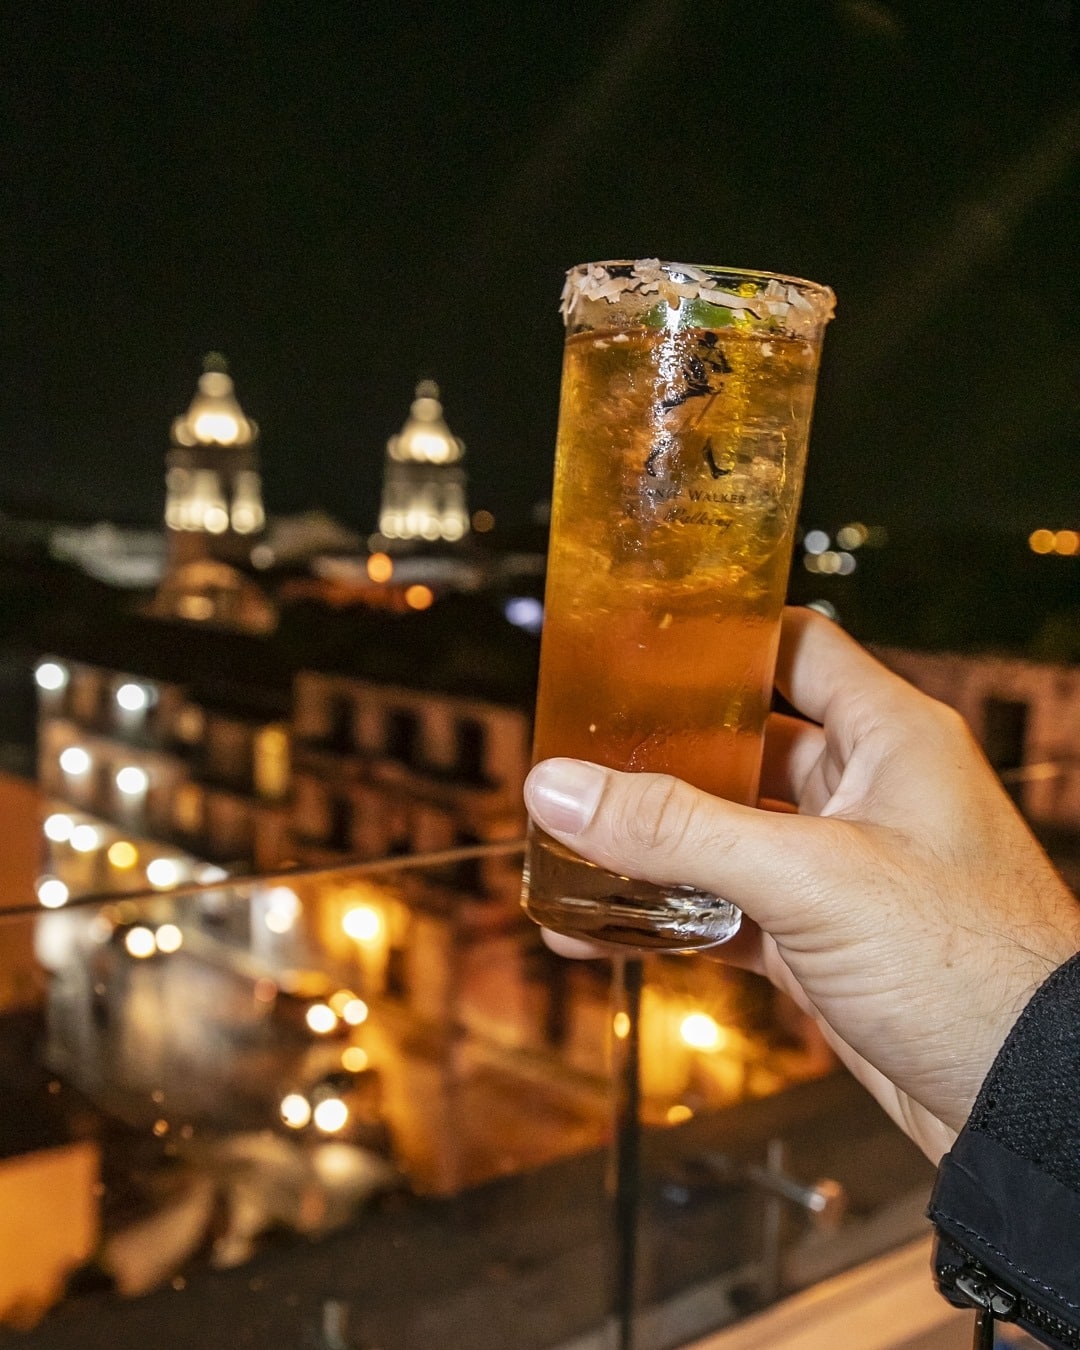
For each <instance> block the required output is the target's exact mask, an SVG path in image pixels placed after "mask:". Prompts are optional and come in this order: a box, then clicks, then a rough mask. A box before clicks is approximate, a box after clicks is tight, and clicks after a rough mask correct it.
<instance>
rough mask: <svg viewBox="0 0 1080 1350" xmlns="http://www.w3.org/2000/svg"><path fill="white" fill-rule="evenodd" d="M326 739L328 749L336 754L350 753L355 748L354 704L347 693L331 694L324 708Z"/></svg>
mask: <svg viewBox="0 0 1080 1350" xmlns="http://www.w3.org/2000/svg"><path fill="white" fill-rule="evenodd" d="M326 713H327V715H326V741H325V744H326V746H327V748H328V749H330V750H336V751H337V752H338V754H342V755H347V754H351V753H352V751H353V750H355V748H356V738H355V736H354V734H353V713H354V704H353V700H352V697H351V696H350V695H349V694H331V695H330V696H329V699H328V706H327V710H326Z"/></svg>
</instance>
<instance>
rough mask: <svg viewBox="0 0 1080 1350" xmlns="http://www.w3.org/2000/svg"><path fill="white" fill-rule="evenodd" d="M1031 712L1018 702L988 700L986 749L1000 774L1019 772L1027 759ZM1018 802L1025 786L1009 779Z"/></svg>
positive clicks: (984, 712) (984, 727) (1010, 788)
mask: <svg viewBox="0 0 1080 1350" xmlns="http://www.w3.org/2000/svg"><path fill="white" fill-rule="evenodd" d="M1029 713H1030V708H1029V706H1028V704H1027V703H1024V702H1021V701H1020V700H1018V699H1007V698H988V699H987V700H986V702H985V703H984V704H983V748H984V750H985V751H986V757H987V759H988V760H989V761H990V763H991V765H992V766H993V767H994V768H995V769H996V770H997V771H998V773H1006V774H1007V772H1008V770H1009V769H1019V768H1020V767H1021V766H1022V765H1023V764H1024V763H1025V762H1026V759H1027V739H1028V720H1029ZM1005 786H1006V789H1007V790H1008V792H1009V795H1010V796H1011V797H1012V798H1013V800H1014V801H1017V802H1019V801H1020V799H1021V797H1022V796H1023V784H1022V783H1018V782H1010V781H1008V779H1007V778H1006V782H1005Z"/></svg>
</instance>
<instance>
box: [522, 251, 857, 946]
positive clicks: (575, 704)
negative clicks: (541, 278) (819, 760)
mask: <svg viewBox="0 0 1080 1350" xmlns="http://www.w3.org/2000/svg"><path fill="white" fill-rule="evenodd" d="M832 306H833V295H832V292H831V291H830V290H828V288H827V287H824V286H817V285H814V284H812V283H810V282H805V281H799V280H796V279H794V278H790V277H780V276H774V275H771V274H765V273H756V272H740V271H732V270H730V269H719V268H711V267H691V266H686V265H681V264H675V263H661V262H657V261H656V260H652V259H649V260H644V261H638V262H633V263H631V262H609V263H599V264H587V265H584V266H581V267H577V268H574V269H573V270H572V271H571V272H570V273H569V274H568V278H567V286H566V290H565V291H564V296H563V314H564V317H565V320H566V326H567V340H566V348H565V357H564V365H563V378H562V397H561V406H560V411H559V434H558V446H557V450H556V461H555V487H554V498H553V502H552V518H551V543H550V551H549V556H548V573H547V592H546V597H545V608H544V631H543V638H542V644H541V658H540V686H539V692H538V698H537V706H536V734H535V745H534V759H535V760H540V759H546V758H548V757H550V756H552V755H569V756H573V757H575V758H581V759H589V760H594V761H596V762H598V763H601V764H605V765H607V766H609V767H611V768H616V769H624V770H630V771H637V772H659V773H668V774H674V775H676V776H677V777H679V778H682V779H685V780H686V781H687V782H689V783H692V784H694V785H695V786H696V787H700V788H704V789H705V790H706V791H708V792H712V793H715V794H716V795H718V796H721V797H726V798H729V799H730V800H732V801H737V802H743V803H754V802H756V800H757V793H758V778H759V773H760V767H761V747H762V734H763V731H764V726H765V719H766V717H767V715H768V712H769V705H770V700H771V694H772V682H773V669H774V665H775V660H776V649H777V643H778V639H779V625H780V613H781V610H782V607H783V603H784V595H785V591H786V587H787V578H788V570H789V567H790V562H791V552H792V544H793V540H794V532H795V521H796V514H797V510H798V503H799V497H800V493H801V489H802V480H803V467H804V463H805V459H806V444H807V437H808V433H809V429H810V414H811V409H812V406H813V401H814V387H815V382H816V377H817V368H818V360H819V356H820V351H821V340H822V336H823V333H824V328H825V324H826V323H827V322H828V320H829V318H830V317H831V314H832ZM523 904H524V905H525V908H526V910H527V912H528V913H529V914H530V915H531V916H532V918H534V919H535V920H536V921H537V922H538V923H542V924H544V925H545V926H546V927H548V928H552V929H555V930H556V931H558V932H562V933H568V934H571V935H573V936H577V937H586V938H593V939H602V940H605V941H614V942H623V943H628V944H632V945H634V946H639V947H653V948H661V949H663V948H666V949H671V950H684V951H690V950H695V949H698V948H701V947H709V946H713V945H715V944H716V943H719V942H724V941H726V940H727V939H728V938H730V937H731V936H732V935H733V934H734V933H735V932H736V930H737V929H738V926H739V920H740V914H739V911H738V909H736V908H735V906H733V905H732V904H730V903H729V902H728V901H726V900H724V899H722V898H721V897H718V896H715V895H710V894H707V893H705V892H702V891H697V890H694V889H692V888H690V887H686V886H679V885H671V886H667V887H660V886H653V885H649V884H647V883H644V882H640V881H636V880H631V879H629V878H626V877H620V876H614V875H612V874H611V873H609V872H606V871H604V870H603V869H601V868H599V867H596V866H594V865H593V864H591V863H588V862H585V861H584V860H583V859H581V858H579V857H578V856H577V855H576V854H574V853H572V852H571V851H570V850H568V849H567V848H565V847H564V846H563V845H561V844H559V843H558V842H556V841H555V840H553V839H551V838H550V837H549V836H547V835H545V834H544V833H542V832H541V831H539V830H537V829H536V828H535V827H534V828H533V830H532V833H531V835H530V839H529V845H528V852H527V855H526V866H525V882H524V891H523Z"/></svg>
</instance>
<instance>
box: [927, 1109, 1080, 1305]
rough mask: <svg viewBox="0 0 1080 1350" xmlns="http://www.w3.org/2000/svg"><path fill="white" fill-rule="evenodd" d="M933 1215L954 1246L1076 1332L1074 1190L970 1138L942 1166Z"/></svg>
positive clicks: (1078, 1201) (1078, 1215)
mask: <svg viewBox="0 0 1080 1350" xmlns="http://www.w3.org/2000/svg"><path fill="white" fill-rule="evenodd" d="M929 1214H930V1218H931V1220H932V1221H933V1223H934V1224H935V1226H936V1227H937V1228H938V1230H939V1231H940V1232H941V1233H942V1234H943V1235H944V1236H945V1237H946V1238H947V1239H948V1240H949V1245H951V1246H953V1247H954V1248H957V1249H959V1252H960V1253H963V1254H964V1255H966V1256H969V1257H974V1258H975V1260H976V1261H978V1262H979V1264H980V1265H982V1266H983V1267H984V1268H985V1269H986V1270H987V1271H989V1272H990V1273H992V1274H993V1275H995V1276H996V1277H998V1278H999V1279H1001V1280H1003V1282H1004V1283H1005V1284H1007V1285H1008V1286H1010V1287H1011V1288H1012V1289H1013V1290H1014V1291H1015V1292H1016V1293H1018V1294H1021V1295H1023V1296H1026V1297H1027V1298H1029V1299H1032V1300H1033V1301H1034V1302H1036V1303H1038V1304H1039V1305H1040V1306H1042V1307H1043V1308H1045V1309H1046V1310H1047V1311H1049V1312H1052V1313H1054V1314H1056V1315H1057V1316H1059V1317H1061V1318H1062V1319H1063V1320H1064V1321H1066V1322H1070V1323H1074V1324H1075V1322H1076V1321H1077V1318H1078V1315H1080V1263H1078V1261H1077V1258H1076V1244H1075V1235H1076V1234H1077V1233H1080V1196H1078V1195H1077V1194H1076V1192H1075V1191H1073V1190H1072V1189H1071V1188H1070V1187H1069V1186H1066V1185H1064V1184H1063V1183H1062V1182H1060V1181H1058V1180H1057V1179H1056V1178H1055V1177H1052V1176H1049V1175H1048V1174H1047V1173H1046V1172H1044V1171H1043V1170H1041V1168H1040V1166H1039V1165H1038V1164H1037V1163H1034V1162H1032V1161H1030V1160H1029V1159H1027V1158H1022V1157H1020V1156H1019V1155H1018V1154H1016V1153H1014V1152H1013V1151H1012V1150H1011V1149H1008V1148H1006V1147H1004V1146H1003V1145H1002V1144H999V1143H998V1142H997V1141H996V1140H994V1139H991V1138H989V1137H988V1136H987V1135H985V1134H982V1133H979V1132H977V1131H966V1130H965V1131H964V1132H963V1133H962V1134H961V1135H960V1137H959V1138H958V1139H957V1141H956V1143H955V1144H954V1146H953V1148H952V1150H951V1151H950V1152H949V1153H948V1154H947V1155H946V1156H945V1158H944V1159H943V1160H942V1163H941V1167H940V1169H939V1171H938V1179H937V1184H936V1185H935V1187H934V1193H933V1196H932V1198H931V1201H930V1209H929ZM943 1259H948V1254H947V1252H946V1253H944V1254H943ZM938 1265H939V1268H938V1271H937V1274H938V1276H939V1279H940V1276H941V1274H942V1271H941V1268H940V1260H939V1263H938Z"/></svg>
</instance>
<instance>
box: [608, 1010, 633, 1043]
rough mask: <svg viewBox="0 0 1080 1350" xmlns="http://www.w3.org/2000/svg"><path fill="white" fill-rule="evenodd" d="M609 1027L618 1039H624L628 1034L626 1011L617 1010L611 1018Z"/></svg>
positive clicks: (628, 1026)
mask: <svg viewBox="0 0 1080 1350" xmlns="http://www.w3.org/2000/svg"><path fill="white" fill-rule="evenodd" d="M611 1029H612V1031H613V1032H614V1033H615V1035H616V1036H617V1037H618V1039H619V1040H620V1041H625V1040H626V1038H627V1036H629V1035H630V1016H629V1014H628V1013H624V1012H617V1013H616V1014H615V1016H614V1017H613V1018H612V1019H611Z"/></svg>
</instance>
